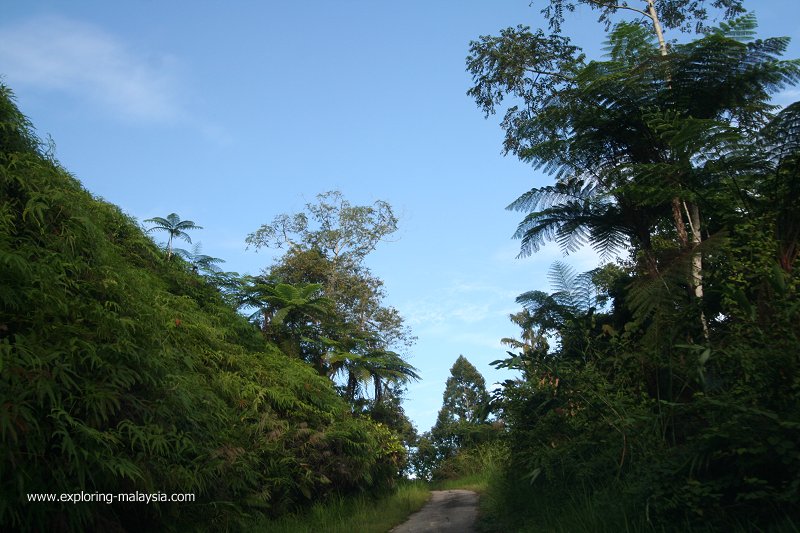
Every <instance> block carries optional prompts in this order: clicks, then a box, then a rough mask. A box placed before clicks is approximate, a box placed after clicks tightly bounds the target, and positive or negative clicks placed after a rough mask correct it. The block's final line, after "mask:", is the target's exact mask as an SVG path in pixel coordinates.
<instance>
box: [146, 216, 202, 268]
mask: <svg viewBox="0 0 800 533" xmlns="http://www.w3.org/2000/svg"><path fill="white" fill-rule="evenodd" d="M145 222H152V223H154V224H155V226H153V227H152V228H149V229H148V230H147V232H148V233H150V232H151V231H166V232H167V233H168V234H169V239H168V240H167V259H171V258H172V241H173V239H176V238H177V239H183V240H185V241H186V242H188V243H189V244H191V243H192V238H191V237H189V234H188V233H186V230H192V229H203V227H202V226H198V225H197V224H195V223H194V222H193V221H191V220H181V217H179V216H178V215H177V214H176V213H170V214H169V215H167V218H163V217H154V218H148V219H147V220H145Z"/></svg>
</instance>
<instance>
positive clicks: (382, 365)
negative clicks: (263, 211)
mask: <svg viewBox="0 0 800 533" xmlns="http://www.w3.org/2000/svg"><path fill="white" fill-rule="evenodd" d="M396 229H397V218H396V217H395V216H394V213H393V212H392V208H391V206H390V205H389V204H387V203H386V202H382V201H377V202H375V203H373V204H372V205H369V206H354V205H352V204H350V202H348V201H347V200H346V199H344V197H343V196H342V194H341V193H340V192H338V191H332V192H327V193H323V194H320V195H318V196H317V202H316V203H308V204H306V206H305V210H304V211H303V212H300V213H294V214H282V215H278V216H276V217H275V218H274V220H273V221H272V223H270V224H264V225H262V226H261V228H259V229H258V230H257V231H255V232H254V233H252V234H250V235H249V236H248V239H247V242H248V244H250V245H252V246H255V247H256V248H260V247H272V248H286V249H287V250H286V253H285V254H284V255H283V256H282V257H281V258H280V259H279V260H278V261H276V263H275V264H274V265H272V267H271V268H269V269H268V270H267V271H265V273H264V276H263V278H264V279H265V280H269V282H270V283H286V284H293V285H301V284H306V283H314V284H319V285H320V286H321V290H322V294H323V295H324V296H325V298H327V299H329V300H330V301H331V302H333V307H334V311H335V312H334V315H335V317H334V319H333V320H328V321H325V323H324V324H322V328H321V330H320V332H319V341H320V342H319V343H317V344H315V345H314V346H307V348H309V349H310V350H312V351H313V352H314V353H312V354H307V355H308V356H309V357H307V359H311V360H313V361H314V364H315V366H316V367H317V368H318V370H319V371H320V373H323V374H327V375H329V376H330V377H332V378H336V379H341V380H343V381H344V386H343V387H342V392H343V395H344V396H346V397H347V398H348V399H350V400H351V401H352V402H355V401H356V400H357V399H359V398H360V399H361V400H364V399H365V398H366V397H367V387H366V384H367V383H371V384H372V386H373V387H372V388H373V391H374V402H373V403H374V404H377V403H380V401H381V398H382V396H383V394H384V392H385V391H386V388H387V387H394V386H402V385H403V384H404V383H406V382H407V381H408V380H412V379H417V378H418V376H417V374H416V369H415V368H414V367H413V366H411V365H410V364H408V363H407V362H405V361H404V360H403V358H402V357H401V356H400V355H398V352H400V351H402V350H404V349H407V348H408V347H409V346H410V345H411V344H412V343H413V341H414V339H413V337H412V336H411V334H410V331H409V330H408V328H407V327H406V326H405V325H404V324H403V319H402V317H401V316H400V314H399V313H398V312H397V310H396V309H394V308H393V307H389V306H385V305H384V304H383V298H384V290H383V281H382V280H380V279H379V278H378V277H376V276H374V275H373V274H372V272H371V271H370V270H369V268H367V267H366V265H365V264H364V260H365V258H366V257H367V255H368V254H369V253H370V252H372V251H373V250H374V249H375V247H376V246H377V245H378V244H379V243H380V242H381V241H382V240H384V239H385V238H386V237H387V236H388V235H391V234H392V233H393V232H395V231H396Z"/></svg>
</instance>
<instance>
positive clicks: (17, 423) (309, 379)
mask: <svg viewBox="0 0 800 533" xmlns="http://www.w3.org/2000/svg"><path fill="white" fill-rule="evenodd" d="M0 443H2V444H1V446H2V457H3V460H2V462H0V487H2V488H1V489H0V491H1V492H0V529H2V530H8V529H13V530H22V531H31V530H42V531H57V530H103V531H114V530H138V531H145V530H163V529H175V530H187V529H189V530H198V529H201V530H202V529H209V530H215V531H216V530H221V529H237V526H240V525H241V524H242V523H243V521H246V520H250V519H253V518H258V514H259V513H264V514H266V515H268V516H274V515H278V514H281V513H282V512H285V511H286V510H288V509H291V508H294V507H295V506H296V505H298V504H302V503H304V502H308V501H310V500H317V499H319V498H320V497H321V496H323V495H325V494H327V493H330V492H337V493H348V492H355V491H359V490H363V489H366V488H370V489H374V488H377V487H380V486H384V485H388V484H390V483H391V482H392V480H393V479H394V477H396V476H397V472H398V470H399V468H398V465H399V464H400V462H401V461H402V458H401V457H400V452H401V451H402V450H403V448H402V447H401V446H400V444H399V441H398V440H397V438H396V437H395V435H394V434H393V433H391V432H390V431H389V430H388V429H386V428H385V427H384V426H380V425H378V424H376V423H374V422H372V421H370V420H367V419H366V418H359V417H355V416H353V415H352V414H351V409H350V407H349V405H348V404H347V402H346V401H344V400H343V399H342V398H341V397H340V395H339V394H337V392H336V390H335V388H334V386H333V385H332V383H331V381H330V380H329V379H327V378H326V377H324V376H320V375H319V373H318V372H316V371H315V370H314V369H313V368H312V367H311V366H310V365H308V364H307V363H305V362H302V361H301V360H299V359H297V358H290V357H288V356H287V355H285V354H283V353H282V352H281V351H280V350H279V349H278V348H277V347H276V346H275V345H274V344H271V343H269V342H267V341H265V340H264V337H263V336H262V335H261V333H260V332H259V331H258V329H257V328H256V327H254V326H253V325H251V324H250V323H248V322H247V320H246V319H245V318H243V317H242V316H240V315H239V314H238V313H237V312H236V310H235V309H234V308H232V307H231V306H229V305H228V304H226V302H225V300H224V299H223V297H222V295H221V294H220V292H219V291H218V290H217V289H216V288H215V287H214V286H213V285H212V284H210V283H209V282H208V281H207V280H206V279H205V278H203V277H202V276H199V275H198V274H196V273H194V272H193V271H192V269H191V267H190V265H189V264H188V263H186V262H185V261H183V260H180V259H179V258H177V257H174V258H173V260H170V261H167V260H166V259H165V255H164V253H163V252H162V251H161V250H160V249H159V248H158V247H157V246H156V245H155V244H154V243H153V242H152V241H151V240H150V238H149V237H148V236H146V235H145V234H144V233H143V231H142V229H141V228H140V227H139V225H138V224H137V223H136V221H135V220H133V219H132V218H131V217H129V216H127V215H125V214H124V213H123V212H122V211H121V210H120V209H119V208H118V207H116V206H114V205H111V204H109V203H107V202H104V201H102V200H101V199H98V198H95V197H93V196H92V195H91V194H90V193H89V192H87V191H86V190H84V189H83V188H82V186H81V185H80V183H79V182H78V180H77V179H75V178H74V177H73V176H71V175H70V174H69V172H68V171H67V170H65V169H64V168H62V167H61V166H60V165H59V163H58V162H57V161H55V160H54V159H53V158H52V157H51V156H50V155H49V154H48V152H47V150H46V147H45V146H43V145H42V144H41V143H40V142H39V140H38V139H37V137H36V136H35V134H34V132H33V129H32V126H31V124H29V122H28V121H27V120H26V118H25V117H24V116H23V115H22V114H21V113H20V111H19V110H18V109H17V107H16V105H15V103H14V101H13V96H12V94H11V91H10V90H9V89H8V88H7V87H5V86H0ZM35 493H52V494H60V493H70V494H76V493H80V495H79V496H78V497H79V498H82V499H84V500H85V499H87V498H88V499H91V498H94V499H97V498H99V497H100V496H101V495H103V494H119V493H126V494H140V495H141V494H156V495H159V494H162V493H163V494H164V495H167V497H169V495H171V494H172V493H192V494H194V496H195V502H194V503H173V502H158V503H149V504H144V503H121V502H115V503H113V504H107V503H104V502H102V501H100V502H97V501H95V502H94V503H81V504H75V503H74V502H62V503H42V502H30V501H28V500H29V496H28V495H30V494H35Z"/></svg>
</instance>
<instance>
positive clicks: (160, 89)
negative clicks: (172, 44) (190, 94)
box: [0, 16, 182, 122]
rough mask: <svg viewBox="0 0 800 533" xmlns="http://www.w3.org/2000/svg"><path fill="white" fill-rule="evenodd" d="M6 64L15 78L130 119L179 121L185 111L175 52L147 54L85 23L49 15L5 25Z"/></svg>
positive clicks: (0, 41)
mask: <svg viewBox="0 0 800 533" xmlns="http://www.w3.org/2000/svg"><path fill="white" fill-rule="evenodd" d="M0 65H2V69H3V74H5V75H6V76H7V78H8V81H9V82H10V83H14V84H20V85H29V86H33V87H37V88H40V89H45V90H51V91H62V92H65V93H68V94H70V95H71V96H74V97H77V98H79V99H82V100H84V101H90V102H98V103H100V104H101V105H102V106H103V107H104V108H105V109H106V110H107V111H110V112H112V113H113V114H115V115H117V116H119V117H122V118H126V119H129V120H136V121H147V122H173V121H175V120H178V119H180V118H181V115H182V109H181V106H180V104H179V102H180V99H179V98H178V90H177V80H176V78H175V76H174V74H173V73H174V72H175V70H176V68H177V61H176V59H175V58H174V57H172V56H170V55H167V54H160V55H159V54H155V55H153V54H150V55H148V56H146V59H144V58H142V57H141V56H140V55H138V54H136V53H134V52H133V51H132V50H131V48H130V47H129V46H127V45H126V44H125V43H124V42H122V41H121V40H119V39H118V38H116V37H115V36H114V35H111V34H109V33H107V32H105V31H103V30H101V29H100V28H97V27H95V26H92V25H89V24H85V23H83V22H78V21H74V20H70V19H66V18H63V17H55V16H47V17H39V18H36V19H33V20H28V21H26V22H24V23H21V24H17V25H13V26H9V25H6V26H3V27H0Z"/></svg>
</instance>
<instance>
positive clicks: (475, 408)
mask: <svg viewBox="0 0 800 533" xmlns="http://www.w3.org/2000/svg"><path fill="white" fill-rule="evenodd" d="M489 402H490V398H489V393H488V392H487V391H486V381H485V380H484V379H483V376H482V375H481V373H480V372H478V369H477V368H475V366H474V365H473V364H472V363H470V362H469V361H468V360H467V358H466V357H464V356H463V355H459V356H458V359H456V362H455V363H454V364H453V366H452V368H450V377H449V378H447V382H446V383H445V389H444V394H443V395H442V408H441V409H440V410H439V414H438V416H437V417H436V424H435V425H434V426H433V429H432V430H431V435H432V436H433V438H434V440H435V441H436V442H437V443H438V444H439V445H440V446H442V447H444V448H449V449H450V451H451V452H452V451H455V450H456V449H457V448H458V447H460V446H463V445H466V444H469V443H471V442H472V441H473V440H474V438H473V437H474V436H475V435H476V434H477V433H479V432H480V429H481V426H482V425H484V424H485V423H486V421H487V419H488V417H489Z"/></svg>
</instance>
